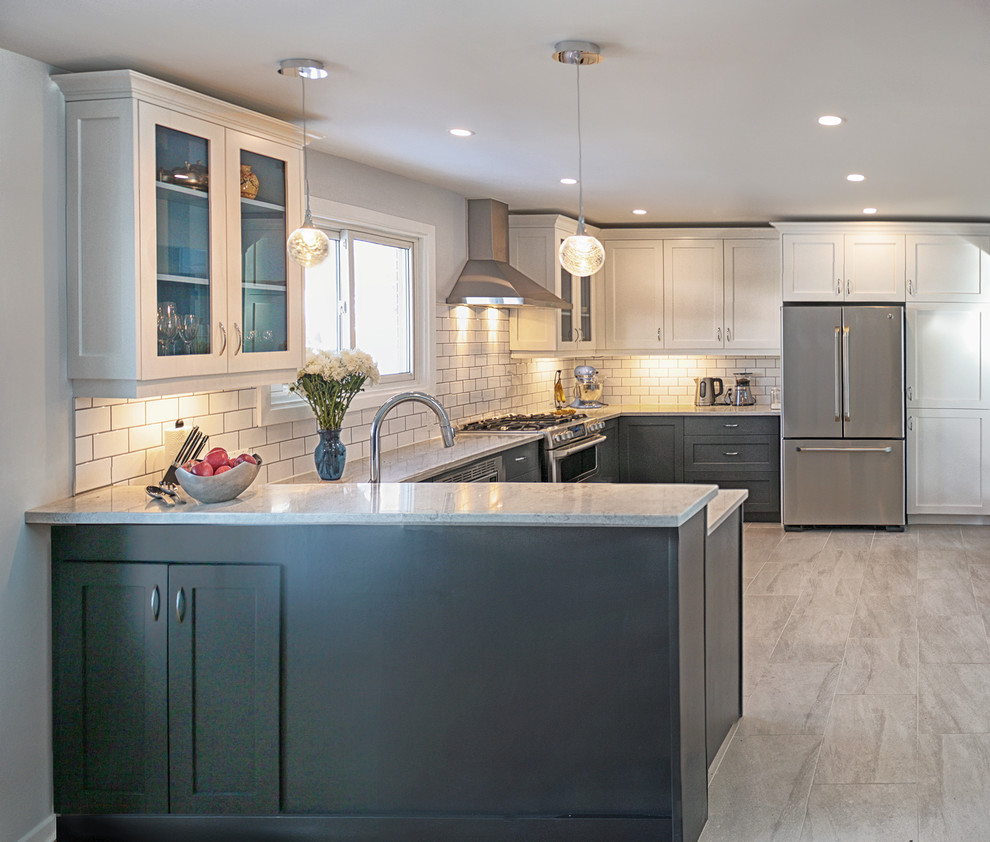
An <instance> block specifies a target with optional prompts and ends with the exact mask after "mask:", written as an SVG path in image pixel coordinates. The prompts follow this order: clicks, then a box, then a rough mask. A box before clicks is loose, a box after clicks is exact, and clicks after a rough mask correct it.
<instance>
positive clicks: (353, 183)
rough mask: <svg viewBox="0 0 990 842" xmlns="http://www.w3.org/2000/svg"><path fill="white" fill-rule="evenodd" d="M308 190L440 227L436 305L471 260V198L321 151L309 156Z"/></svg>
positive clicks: (313, 194)
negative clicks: (468, 200)
mask: <svg viewBox="0 0 990 842" xmlns="http://www.w3.org/2000/svg"><path fill="white" fill-rule="evenodd" d="M309 187H310V191H309V192H310V195H311V196H319V197H320V198H322V199H329V200H330V201H334V202H343V203H344V204H346V205H356V206H357V207H360V208H367V209H368V210H374V211H379V212H381V213H387V214H391V215H392V216H400V217H403V218H405V219H414V220H416V221H417V222H423V223H426V224H428V225H433V226H435V228H436V237H437V241H436V254H437V301H441V302H442V301H445V300H446V298H447V293H448V292H450V288H451V287H452V286H453V285H454V281H456V280H457V276H458V275H459V274H460V272H461V269H462V268H463V267H464V262H465V261H466V260H467V200H466V199H465V198H464V197H463V196H460V195H458V194H457V193H453V192H451V191H450V190H444V189H443V188H442V187H433V186H431V185H428V184H424V183H423V182H421V181H413V180H412V179H409V178H405V177H403V176H400V175H395V174H393V173H389V172H385V171H384V170H379V169H375V168H374V167H368V166H365V165H364V164H358V163H355V162H354V161H348V160H347V159H345V158H336V157H334V156H332V155H324V154H322V153H318V152H317V153H310V156H309ZM480 198H483V197H480Z"/></svg>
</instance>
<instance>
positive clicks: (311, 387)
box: [289, 349, 381, 430]
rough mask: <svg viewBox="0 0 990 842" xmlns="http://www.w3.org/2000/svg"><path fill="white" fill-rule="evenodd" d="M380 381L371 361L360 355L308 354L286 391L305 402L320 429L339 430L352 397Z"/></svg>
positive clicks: (333, 352) (324, 352)
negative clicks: (298, 396)
mask: <svg viewBox="0 0 990 842" xmlns="http://www.w3.org/2000/svg"><path fill="white" fill-rule="evenodd" d="M380 377H381V375H380V374H379V373H378V366H377V365H375V361H374V360H373V359H372V358H371V356H370V355H369V354H366V353H365V352H364V351H358V350H357V349H352V350H349V351H319V350H310V351H309V353H308V355H307V357H306V364H305V365H304V366H303V367H302V368H301V369H299V372H298V373H297V374H296V382H295V383H293V384H292V385H291V386H289V391H292V392H296V393H297V394H299V395H302V397H304V398H305V399H306V402H307V403H308V404H309V405H310V407H311V408H312V410H313V412H314V413H315V414H316V420H317V423H318V424H319V427H320V429H322V430H339V429H340V427H341V425H342V424H343V421H344V413H345V412H347V407H349V406H350V405H351V401H352V400H354V396H355V395H356V394H357V393H358V392H360V391H361V390H362V389H363V388H364V384H365V383H370V384H371V385H372V386H374V385H375V384H376V383H377V382H378V381H379V379H380Z"/></svg>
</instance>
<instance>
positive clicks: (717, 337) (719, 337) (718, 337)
mask: <svg viewBox="0 0 990 842" xmlns="http://www.w3.org/2000/svg"><path fill="white" fill-rule="evenodd" d="M715 341H716V342H721V341H722V328H720V327H719V328H716V329H715Z"/></svg>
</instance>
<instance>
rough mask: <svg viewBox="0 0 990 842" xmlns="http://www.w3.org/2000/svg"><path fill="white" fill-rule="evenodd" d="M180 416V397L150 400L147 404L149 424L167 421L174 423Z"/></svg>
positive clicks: (146, 418) (146, 413) (146, 417)
mask: <svg viewBox="0 0 990 842" xmlns="http://www.w3.org/2000/svg"><path fill="white" fill-rule="evenodd" d="M179 417H180V415H179V399H178V398H161V399H160V400H153V401H148V402H147V404H146V405H145V421H146V423H148V424H154V423H156V422H166V421H167V422H168V423H170V424H174V423H175V421H176V419H177V418H179Z"/></svg>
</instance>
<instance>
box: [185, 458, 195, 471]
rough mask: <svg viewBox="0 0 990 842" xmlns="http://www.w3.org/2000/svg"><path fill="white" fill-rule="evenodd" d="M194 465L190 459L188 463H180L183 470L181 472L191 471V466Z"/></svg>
mask: <svg viewBox="0 0 990 842" xmlns="http://www.w3.org/2000/svg"><path fill="white" fill-rule="evenodd" d="M194 464H195V463H194V462H193V460H192V459H190V460H189V461H188V462H183V463H182V470H183V471H191V470H192V466H193V465H194Z"/></svg>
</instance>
